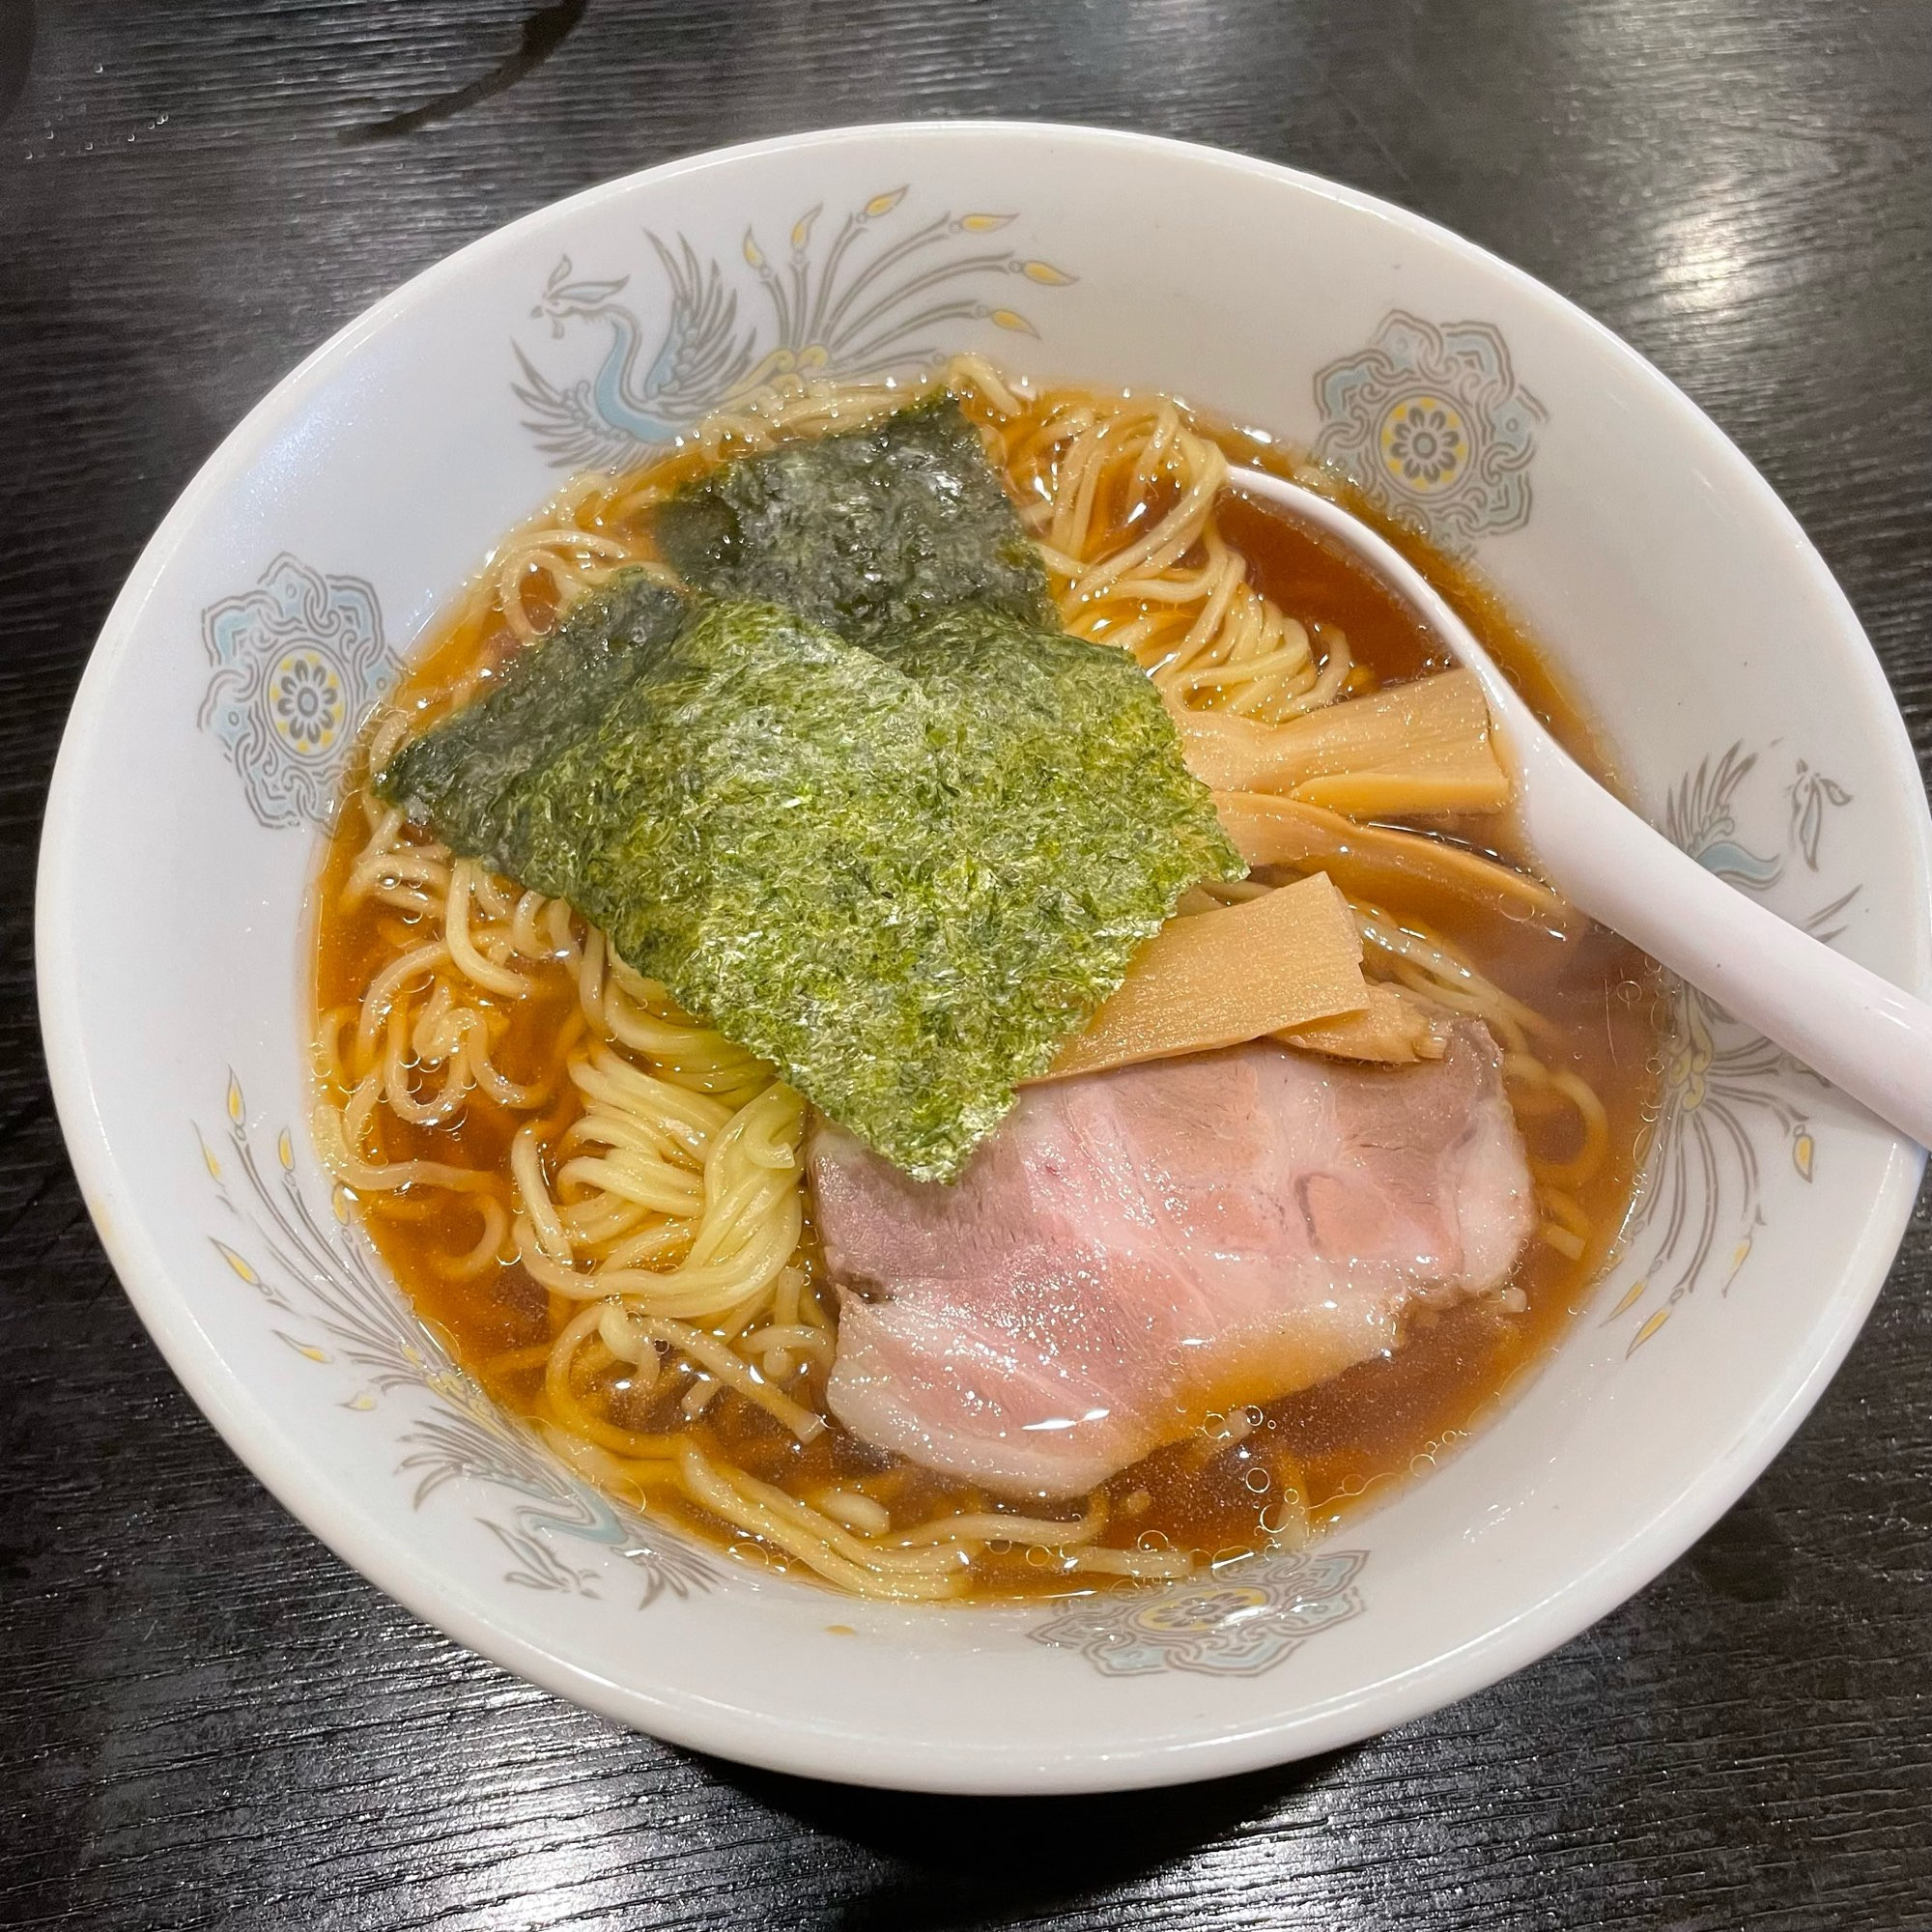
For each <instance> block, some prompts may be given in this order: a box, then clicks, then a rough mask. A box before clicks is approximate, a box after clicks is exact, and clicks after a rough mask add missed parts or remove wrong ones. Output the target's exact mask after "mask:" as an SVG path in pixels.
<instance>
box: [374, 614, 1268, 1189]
mask: <svg viewBox="0 0 1932 1932" xmlns="http://www.w3.org/2000/svg"><path fill="white" fill-rule="evenodd" d="M582 609H583V607H582V605H580V606H579V607H578V611H582ZM572 614H573V617H575V616H576V615H577V611H573V613H572ZM598 621H600V622H603V623H606V624H608V623H609V622H610V621H611V618H610V614H609V612H608V611H606V613H605V614H604V615H603V616H602V617H601V618H600V619H599V620H598ZM585 623H586V627H587V626H588V623H589V618H588V613H586V617H585ZM568 629H569V626H568V625H566V627H565V630H566V631H568ZM563 638H564V633H562V632H560V633H559V636H558V639H556V640H554V641H553V642H551V643H547V644H543V645H538V646H535V647H532V651H531V658H532V660H533V662H532V663H531V664H530V666H529V667H528V668H526V670H525V672H524V673H523V675H522V676H521V677H520V678H519V679H518V681H517V682H516V684H515V685H514V686H510V687H506V688H505V689H504V690H503V691H501V692H498V693H497V694H495V695H494V696H492V698H490V699H488V700H485V701H484V703H482V704H480V705H477V706H474V707H472V709H471V710H470V711H469V712H465V713H463V714H460V715H459V717H457V718H456V719H453V720H450V721H448V722H447V723H446V724H444V725H441V726H440V727H438V728H439V733H440V735H441V737H442V741H443V742H442V745H441V748H440V751H439V753H437V756H436V758H435V759H434V760H431V759H429V758H428V757H427V755H426V754H425V755H424V756H423V757H422V758H421V759H419V760H416V761H414V763H415V765H416V766H417V767H418V769H417V770H416V771H415V776H414V779H413V780H411V779H410V777H409V773H410V770H411V768H412V759H411V757H410V753H411V752H413V751H414V750H415V747H411V748H409V751H407V752H406V753H402V754H399V755H398V757H397V758H396V759H395V760H393V761H392V762H391V764H390V766H389V768H388V770H387V771H386V772H385V773H384V774H383V776H382V779H381V781H380V783H381V784H382V787H383V788H384V790H385V791H386V792H387V793H388V795H389V796H391V797H395V798H398V799H400V800H403V801H404V802H406V803H408V804H410V805H411V807H412V810H413V809H414V808H415V807H416V806H417V805H420V806H421V808H422V810H423V811H424V813H425V815H426V816H427V817H428V819H429V822H430V823H431V824H432V825H434V826H435V827H436V829H437V830H438V831H439V832H440V834H441V835H442V836H443V837H444V838H447V839H448V840H449V841H450V843H451V844H452V846H453V847H454V848H455V849H457V850H459V851H466V852H473V853H475V854H477V855H478V856H483V857H486V858H488V859H489V860H490V862H491V863H492V864H493V865H494V866H495V867H497V869H499V870H500V871H502V872H504V873H506V874H507V875H508V876H509V877H511V878H513V879H515V880H517V881H518V882H519V883H521V884H523V885H526V886H530V887H534V888H536V889H537V890H539V891H542V892H545V893H551V894H555V895H560V896H563V897H566V898H568V899H570V900H571V901H572V903H574V904H575V905H576V906H577V907H578V909H579V910H580V911H581V912H582V914H583V915H584V917H585V918H587V919H589V920H590V921H591V922H592V923H595V924H597V925H598V926H600V927H602V929H603V930H604V931H605V932H606V934H607V935H608V936H609V938H610V940H611V944H612V946H613V947H614V948H615V949H616V952H617V953H618V954H619V956H620V957H622V958H624V959H626V960H628V961H629V962H630V963H631V964H632V965H633V966H635V967H636V968H637V969H638V970H639V972H641V973H644V974H647V975H649V976H650V977H652V978H654V979H658V980H663V981H664V982H665V984H666V985H668V987H669V988H670V990H671V992H672V993H673V995H674V996H675V997H676V998H677V999H678V1000H679V1001H680V1002H681V1003H682V1004H683V1005H684V1006H685V1007H686V1008H687V1009H690V1010H691V1011H693V1012H696V1013H701V1014H703V1015H704V1016H705V1017H706V1018H707V1019H708V1020H709V1021H710V1022H711V1023H712V1024H713V1025H714V1026H716V1027H717V1028H718V1029H719V1031H720V1032H721V1033H723V1034H725V1036H726V1037H729V1038H731V1039H733V1040H735V1041H737V1042H739V1043H740V1044H741V1045H744V1046H746V1047H748V1048H750V1049H751V1050H753V1052H756V1053H758V1054H760V1055H762V1056H764V1057H765V1058H767V1059H769V1060H771V1061H773V1062H774V1063H775V1064H776V1065H778V1066H779V1068H780V1069H781V1072H782V1074H783V1075H784V1077H785V1078H786V1079H787V1080H789V1081H790V1082H791V1083H792V1084H793V1085H794V1086H796V1087H797V1088H798V1089H799V1090H800V1091H801V1092H802V1093H804V1094H806V1096H807V1097H808V1098H810V1100H811V1101H812V1102H813V1103H814V1104H815V1105H817V1106H818V1107H820V1108H821V1109H822V1110H823V1111H824V1112H825V1113H827V1114H828V1115H830V1116H831V1117H832V1118H833V1119H834V1120H836V1121H838V1122H841V1123H842V1124H844V1125H845V1126H847V1127H849V1128H851V1129H852V1130H853V1131H854V1132H855V1133H857V1134H859V1135H860V1136H861V1137H862V1138H863V1139H865V1140H866V1141H867V1142H868V1143H869V1144H870V1145H871V1146H872V1147H874V1148H876V1149H877V1150H878V1151H880V1152H881V1153H883V1154H885V1155H886V1156H887V1157H888V1158H889V1159H891V1160H893V1161H894V1162H895V1163H896V1164H897V1165H898V1166H900V1167H902V1168H904V1169H905V1170H906V1171H907V1172H908V1173H910V1174H912V1175H914V1176H916V1177H918V1178H920V1179H953V1178H955V1177H956V1176H957V1174H958V1173H959V1171H960V1169H961V1168H962V1167H963V1165H964V1164H965V1161H966V1159H967V1157H968V1156H969V1155H970V1153H971V1151H972V1150H973V1148H974V1147H975V1146H976V1145H977V1143H978V1142H979V1141H980V1140H981V1139H982V1138H983V1137H984V1136H985V1135H986V1134H987V1133H989V1132H991V1130H992V1129H993V1127H994V1126H995V1125H997V1124H998V1122H999V1121H1000V1119H1001V1118H1002V1116H1004V1114H1005V1113H1006V1112H1007V1110H1008V1108H1009V1106H1010V1105H1011V1104H1012V1099H1013V1090H1014V1088H1015V1086H1016V1085H1017V1084H1018V1083H1019V1082H1020V1081H1022V1080H1025V1079H1027V1078H1029V1077H1031V1076H1032V1075H1034V1074H1037V1073H1038V1072H1040V1071H1042V1070H1043V1069H1044V1068H1045V1066H1046V1065H1047V1064H1048V1063H1049V1062H1050V1061H1051V1060H1052V1058H1053V1055H1054V1052H1055V1050H1056V1049H1057V1047H1058V1045H1059V1043H1060V1042H1061V1040H1062V1039H1064V1038H1065V1036H1066V1035H1067V1034H1068V1033H1070V1032H1072V1031H1073V1030H1075V1029H1076V1028H1078V1027H1079V1026H1080V1025H1082V1024H1083V1023H1084V1022H1085V1020H1086V1019H1087V1017H1088V1015H1089V1014H1091V1013H1092V1011H1093V1010H1094V1008H1095V1007H1097V1006H1098V1005H1099V1003H1100V1002H1101V1001H1102V1000H1103V999H1104V998H1105V997H1106V996H1107V995H1108V994H1109V993H1110V992H1112V991H1113V990H1114V988H1115V987H1116V986H1117V985H1119V983H1120V981H1121V980H1122V977H1123V976H1124V974H1125V972H1126V968H1127V964H1128V962H1129V960H1130V959H1131V957H1132V955H1133V952H1134V951H1135V949H1136V948H1137V947H1138V946H1139V945H1140V943H1141V942H1142V941H1143V940H1144V939H1146V938H1147V937H1149V936H1150V935H1151V933H1152V932H1154V931H1155V930H1156V929H1158V927H1159V926H1160V924H1161V923H1162V922H1163V921H1164V920H1165V919H1166V918H1167V917H1168V915H1169V914H1170V913H1171V912H1172V911H1173V909H1174V905H1175V902H1176V900H1177V899H1178V898H1179V895H1180V894H1181V893H1182V892H1183V891H1184V890H1185V889H1186V887H1187V886H1188V885H1190V884H1191V883H1193V882H1194V881H1195V880H1197V879H1200V878H1203V877H1236V876H1239V874H1240V872H1241V870H1242V867H1241V864H1240V860H1239V858H1238V856H1237V855H1236V852H1235V851H1234V848H1233V847H1232V846H1231V845H1230V843H1229V842H1228V840H1227V838H1226V836H1225V835H1224V834H1223V833H1222V831H1221V829H1220V826H1219V823H1218V821H1217V820H1216V819H1215V816H1214V812H1213V807H1212V803H1211V800H1210V799H1209V797H1208V793H1207V792H1206V790H1205V789H1204V788H1203V787H1202V786H1201V785H1200V784H1198V783H1197V782H1196V781H1194V780H1193V779H1192V778H1191V777H1190V776H1189V775H1188V773H1187V771H1186V769H1185V767H1184V766H1183V764H1182V763H1181V758H1180V750H1179V740H1178V738H1177V736H1176V734H1175V730H1174V726H1173V725H1172V723H1171V721H1170V720H1169V719H1168V717H1167V714H1166V712H1165V710H1164V708H1163V707H1162V705H1161V702H1160V699H1159V696H1158V695H1157V694H1156V693H1155V691H1154V689H1153V687H1152V685H1151V682H1150V681H1149V680H1148V678H1147V677H1146V676H1145V674H1144V673H1142V672H1141V671H1140V669H1139V668H1138V667H1136V666H1135V665H1133V664H1132V663H1131V661H1130V660H1128V659H1127V658H1125V657H1123V656H1122V655H1121V654H1120V653H1118V652H1115V651H1112V650H1109V649H1107V648H1105V647H1103V646H1097V645H1092V644H1087V643H1084V642H1081V641H1079V640H1078V639H1071V638H1067V637H1065V636H1064V635H1061V634H1059V633H1057V632H1052V631H1045V630H1041V629H1038V628H1036V627H1032V626H1029V625H1026V624H1024V623H1020V622H1016V621H1015V620H1013V619H1012V618H1010V617H1007V616H1003V615H1002V614H1000V613H999V612H998V611H993V610H988V609H986V608H985V607H984V606H975V607H969V608H967V609H964V610H959V611H952V612H949V613H947V614H946V615H944V616H942V617H941V618H939V619H937V620H936V621H934V622H932V623H930V624H928V625H926V626H923V627H922V628H921V629H920V630H918V631H916V632H913V633H909V634H907V635H906V636H904V637H896V638H893V639H881V642H882V644H883V645H884V646H885V647H884V648H882V649H881V650H879V651H877V652H875V651H871V650H867V649H865V648H863V647H859V646H855V645H854V644H852V643H849V642H847V641H845V640H844V639H840V638H839V637H838V636H836V635H834V634H832V633H831V632H829V631H827V630H824V629H821V628H819V627H817V626H814V625H812V624H810V623H809V622H807V621H805V620H804V619H802V618H800V617H799V616H798V615H796V614H795V613H793V612H791V611H785V610H782V609H780V608H777V607H775V606H771V605H749V604H713V603H703V604H700V605H698V606H697V607H696V608H695V610H694V611H693V613H692V614H691V616H690V617H689V619H688V620H687V621H686V623H685V624H684V626H683V628H682V629H681V630H679V631H678V632H677V633H676V634H675V636H673V637H670V638H668V639H666V638H664V637H662V636H661V635H660V634H659V633H658V632H657V631H655V630H653V631H651V634H650V638H649V640H648V642H644V643H632V642H631V641H630V640H628V639H626V640H625V641H624V642H615V641H613V643H612V644H611V654H612V655H616V654H626V655H627V656H628V658H629V661H630V672H631V674H630V676H629V679H628V682H624V683H623V685H622V688H621V689H619V690H613V689H611V686H610V685H605V684H602V683H600V688H599V691H598V694H597V699H596V701H595V703H588V702H582V701H580V700H579V698H578V696H576V695H575V694H574V693H572V692H569V691H567V690H566V689H565V685H566V682H567V681H566V679H565V678H564V677H563V675H562V667H559V668H558V670H557V671H556V672H553V671H552V669H551V667H550V665H549V663H548V660H549V657H550V654H551V653H552V652H554V651H555V650H556V649H557V646H558V644H559V643H561V642H562V641H563ZM570 650H571V652H572V653H573V656H572V659H571V662H573V663H574V662H576V661H577V660H579V659H587V661H588V662H589V663H590V664H591V665H592V666H594V667H600V668H601V667H602V666H603V665H604V664H605V662H606V660H605V658H601V657H600V656H599V655H598V653H597V652H596V651H595V650H593V649H590V648H589V647H588V646H587V645H586V643H585V641H584V639H583V637H582V635H577V636H575V637H574V639H573V641H572V642H571V645H570ZM613 682H614V680H613ZM547 691H548V692H551V693H553V694H554V710H552V709H550V708H549V707H547V706H545V705H544V704H543V703H541V702H540V701H539V700H540V695H541V694H543V693H545V692H547ZM519 692H523V693H526V694H527V695H526V696H523V697H522V698H521V700H520V705H521V709H520V711H519V713H518V717H517V721H516V722H517V729H518V730H519V731H520V732H521V733H523V734H524V739H525V740H526V741H527V742H532V743H536V744H538V745H540V747H541V749H540V750H539V752H538V753H536V754H535V755H533V756H527V757H526V756H525V755H524V753H522V752H521V751H518V752H517V753H515V756H514V757H512V756H511V755H509V754H508V753H506V752H505V750H503V749H502V748H503V746H504V745H505V744H506V743H507V740H508V738H509V736H510V732H509V729H508V725H509V720H508V719H507V717H506V716H505V715H503V713H504V712H505V711H506V710H507V700H509V699H510V698H512V697H513V696H515V695H516V694H517V693H519ZM493 706H495V707H499V710H498V712H497V714H496V715H491V716H485V717H482V718H477V716H476V715H477V714H478V713H486V714H487V713H491V711H492V707H493ZM472 718H476V735H475V740H474V743H475V746H476V747H477V748H478V750H479V752H483V751H487V753H488V755H487V756H485V757H483V758H482V759H481V763H482V767H483V770H484V778H483V781H482V782H481V783H479V785H478V786H477V788H476V791H475V793H474V794H473V795H470V794H469V793H468V791H467V776H468V771H469V765H468V762H467V760H466V757H465V753H464V748H463V745H462V742H461V735H462V733H463V732H464V730H465V727H466V726H467V725H469V721H470V720H471V719H472ZM593 718H594V722H593ZM430 735H431V738H435V737H436V736H437V735H438V733H432V734H430ZM417 742H418V744H419V745H421V744H425V743H427V742H429V741H428V740H419V741H417ZM519 760H521V762H520V763H518V761H519ZM512 763H518V768H517V769H516V770H514V771H510V769H509V767H510V765H511V764H512ZM432 765H433V767H434V771H435V772H436V774H437V775H438V778H439V784H438V785H437V786H436V787H431V786H430V785H428V784H426V783H425V782H424V781H423V770H422V769H421V768H422V767H429V766H432ZM445 775H447V781H442V780H443V779H444V776H445Z"/></svg>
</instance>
